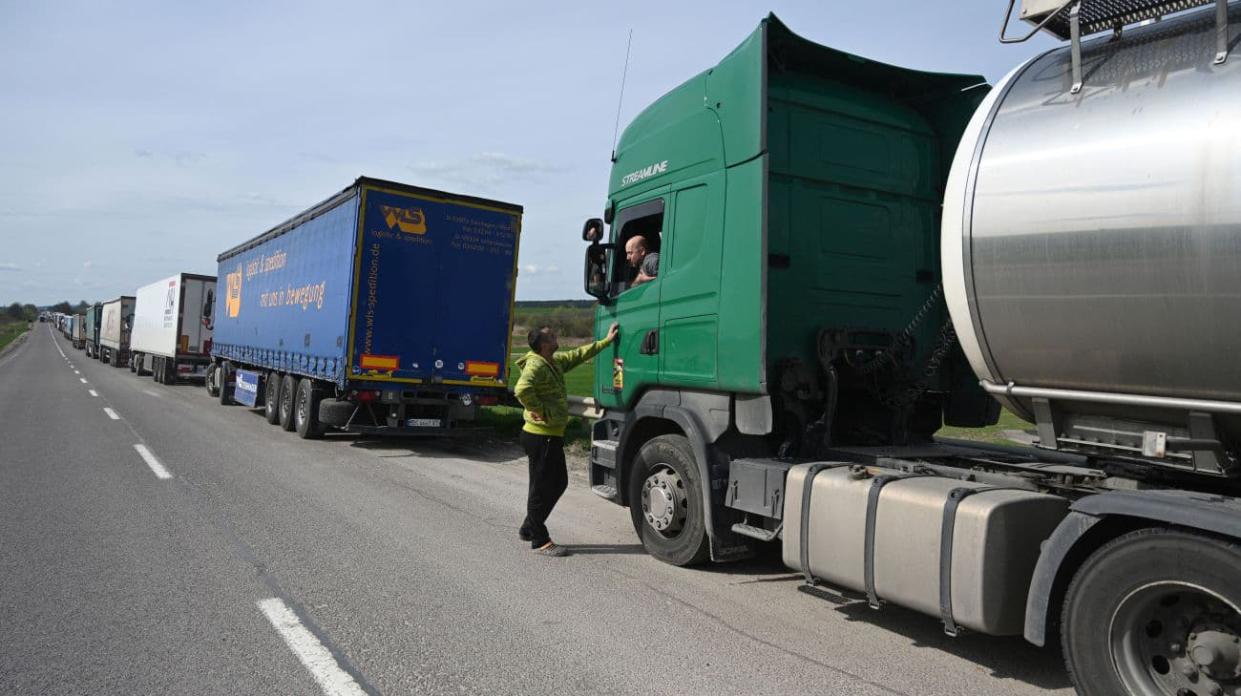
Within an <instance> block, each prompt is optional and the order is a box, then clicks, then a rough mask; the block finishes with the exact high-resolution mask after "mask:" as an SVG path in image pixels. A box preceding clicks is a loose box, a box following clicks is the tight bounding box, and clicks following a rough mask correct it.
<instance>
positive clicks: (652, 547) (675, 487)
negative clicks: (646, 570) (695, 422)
mask: <svg viewBox="0 0 1241 696" xmlns="http://www.w3.org/2000/svg"><path fill="white" fill-rule="evenodd" d="M633 467H634V468H633V471H632V472H631V473H630V475H629V514H630V516H631V517H632V518H633V526H634V529H635V530H636V531H637V532H638V537H639V538H641V539H642V545H643V546H645V547H646V551H647V553H649V554H651V555H652V556H654V557H655V558H658V559H659V560H661V561H663V562H665V563H671V564H672V565H676V566H688V565H694V564H696V563H702V562H703V561H705V560H707V557H708V555H709V553H710V546H709V539H708V538H707V528H706V523H705V522H704V521H703V514H702V506H703V499H702V493H701V491H702V486H701V485H700V483H699V480H698V465H697V464H696V463H695V462H694V451H693V449H692V448H691V447H690V444H689V440H687V439H685V437H683V436H681V435H660V436H659V437H655V438H652V439H651V440H650V441H648V442H647V443H646V444H644V445H642V449H641V450H639V451H638V456H637V457H636V458H635V460H634V463H633Z"/></svg>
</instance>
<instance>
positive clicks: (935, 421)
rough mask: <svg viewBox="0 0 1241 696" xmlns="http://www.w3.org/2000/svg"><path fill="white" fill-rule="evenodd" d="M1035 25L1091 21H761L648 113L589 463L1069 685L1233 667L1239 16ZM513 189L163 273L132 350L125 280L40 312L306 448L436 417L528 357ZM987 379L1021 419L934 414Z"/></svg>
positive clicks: (706, 542) (793, 564)
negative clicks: (1016, 442)
mask: <svg viewBox="0 0 1241 696" xmlns="http://www.w3.org/2000/svg"><path fill="white" fill-rule="evenodd" d="M1012 9H1013V7H1012V4H1010V7H1009V12H1010V14H1011V12H1012ZM1019 16H1020V18H1021V19H1022V20H1023V21H1025V22H1027V23H1028V24H1030V25H1031V26H1032V27H1033V29H1032V31H1031V34H1030V35H1033V33H1034V32H1038V31H1042V32H1045V33H1050V34H1051V35H1053V36H1055V37H1057V38H1060V39H1063V40H1064V41H1065V44H1064V45H1062V46H1060V47H1057V48H1054V49H1052V50H1050V51H1047V52H1044V53H1043V54H1041V55H1039V56H1037V57H1035V58H1033V59H1031V60H1029V61H1027V62H1026V63H1024V64H1022V65H1020V66H1018V67H1017V68H1015V69H1014V70H1012V71H1011V72H1010V73H1009V74H1008V75H1007V76H1005V77H1004V79H1003V80H1001V81H1000V82H999V84H997V85H995V86H994V87H992V86H989V85H988V84H986V81H985V80H984V79H983V78H982V77H980V76H976V75H949V74H933V73H926V72H920V71H916V70H910V69H905V68H899V67H895V66H891V65H885V64H881V63H877V62H873V61H869V60H867V59H865V58H862V57H859V56H856V55H851V54H847V53H844V52H841V51H837V50H834V49H831V48H828V47H826V46H822V45H818V44H816V43H813V42H811V41H808V40H806V39H803V38H801V37H799V36H797V35H795V34H794V33H792V32H791V31H790V30H789V29H788V28H787V27H786V26H785V25H784V24H783V23H781V22H780V21H779V20H778V19H777V18H776V17H775V16H774V15H773V16H770V17H768V18H767V19H765V20H764V21H763V22H762V23H761V24H760V25H759V27H758V28H757V29H756V30H755V31H754V32H753V33H752V34H751V35H750V36H748V37H747V38H746V39H745V40H744V41H743V42H742V43H741V45H739V46H738V47H737V49H736V50H734V51H733V52H732V53H730V54H729V55H728V56H726V57H725V58H724V59H722V60H721V61H720V62H719V63H718V64H717V65H715V66H713V67H711V68H710V69H708V70H706V71H704V72H702V73H701V74H699V75H697V76H695V77H693V78H691V79H690V80H688V81H686V82H685V83H684V84H682V85H680V86H679V87H677V88H675V89H673V90H672V91H671V92H669V93H668V94H666V95H664V96H663V97H661V98H660V99H659V100H658V101H656V102H655V103H653V104H651V105H650V106H649V107H648V108H646V109H645V110H644V111H642V112H641V113H640V114H639V115H638V116H637V117H636V118H635V119H634V120H633V121H632V122H631V123H630V124H629V126H628V127H627V128H626V129H625V131H624V132H623V134H622V136H621V137H620V140H619V143H618V146H617V148H616V151H615V153H614V155H613V160H612V161H613V166H612V173H611V177H610V183H609V188H608V192H607V199H606V204H605V208H604V214H603V216H602V217H601V218H591V219H589V220H587V221H586V223H585V225H584V227H583V230H582V238H583V240H584V241H585V242H586V245H587V246H586V250H585V261H584V272H583V278H584V290H585V292H586V293H587V294H588V295H591V296H592V297H594V298H596V299H597V300H598V302H599V304H598V308H597V310H596V317H595V326H596V335H602V334H603V333H605V332H606V328H607V327H608V326H609V325H610V324H612V323H613V322H616V323H619V325H620V339H619V340H618V341H617V343H616V344H615V345H614V346H613V347H611V348H609V349H607V350H606V351H605V352H604V353H603V354H601V355H600V357H599V359H597V360H596V364H595V376H594V382H595V387H594V393H595V400H596V402H597V404H598V405H599V407H600V408H601V409H603V416H602V417H601V418H599V419H598V420H597V421H595V422H594V423H593V425H592V440H591V452H590V459H589V465H588V466H589V480H590V485H591V489H592V490H593V491H594V492H595V493H596V494H598V495H599V496H600V497H602V498H604V499H606V500H608V501H611V502H613V503H616V504H618V505H622V506H625V507H628V508H629V510H630V513H631V519H632V523H633V526H634V529H635V531H636V533H637V535H638V536H639V538H640V539H641V541H642V544H643V546H644V547H645V549H646V550H647V552H648V553H650V554H651V555H652V556H655V557H656V558H659V559H660V560H663V561H665V562H668V563H672V564H676V565H693V564H698V563H705V562H708V561H714V562H723V561H729V560H735V559H740V558H746V557H749V556H751V555H754V554H755V553H757V552H758V551H760V550H761V549H762V548H763V547H765V546H770V545H775V546H777V547H778V548H779V550H780V552H781V554H782V557H783V561H784V563H785V564H786V565H787V566H788V567H789V568H792V569H794V570H796V571H798V572H799V573H801V574H802V575H803V576H804V585H803V588H804V589H805V590H807V591H808V593H809V594H811V595H814V594H819V593H822V592H823V589H824V588H835V589H845V590H851V591H856V592H858V593H861V594H862V595H863V596H865V598H866V601H867V602H868V603H869V604H870V605H871V606H872V607H874V608H875V609H881V608H882V607H883V606H885V605H888V604H891V605H900V606H904V607H907V608H910V609H913V610H915V611H920V612H923V613H925V614H928V615H931V616H933V617H935V618H936V619H938V620H939V621H940V622H942V624H943V628H944V631H945V632H946V633H948V634H949V635H953V636H956V635H959V634H961V633H963V632H966V631H973V632H978V633H983V634H988V635H1022V636H1024V637H1025V639H1026V640H1028V641H1030V642H1031V643H1034V644H1035V645H1039V646H1044V645H1052V644H1059V645H1060V646H1061V649H1062V651H1063V653H1064V659H1065V662H1066V666H1067V668H1068V670H1069V672H1070V674H1071V676H1072V678H1073V681H1074V684H1075V686H1076V688H1077V689H1078V691H1079V693H1082V694H1163V695H1177V696H1182V695H1186V694H1238V695H1241V363H1239V362H1238V361H1237V360H1236V359H1235V355H1236V353H1237V351H1238V349H1241V323H1239V322H1237V321H1236V317H1237V316H1239V315H1241V300H1239V299H1238V298H1241V273H1239V272H1238V268H1241V195H1238V190H1237V187H1238V184H1237V181H1238V179H1237V178H1236V173H1237V169H1236V163H1237V162H1238V161H1241V139H1238V138H1237V135H1236V134H1237V133H1241V67H1238V61H1237V59H1236V58H1235V57H1230V56H1229V53H1230V51H1232V50H1233V48H1234V44H1235V42H1232V43H1230V37H1235V36H1237V35H1238V32H1237V29H1238V25H1239V24H1241V4H1236V3H1234V4H1231V5H1230V4H1229V3H1228V2H1226V1H1225V0H1190V1H1182V0H1177V1H1176V2H1159V1H1158V0H1109V2H1106V3H1105V2H1089V1H1087V0H1081V1H1080V2H1079V1H1078V0H1071V1H1070V2H1062V1H1060V0H1023V1H1022V3H1021V7H1020V11H1019ZM1155 20H1158V21H1155ZM1008 24H1009V19H1008V16H1007V15H1006V16H1005V19H1004V25H1003V26H1004V29H1003V30H1002V36H1003V35H1004V32H1007V31H1009V28H1008ZM1089 37H1093V38H1089ZM1025 38H1029V36H1026V37H1025ZM1004 40H1005V41H1009V40H1010V39H1007V38H1005V39H1004ZM521 213H522V210H521V208H520V207H519V206H515V205H511V204H506V203H501V202H497V201H489V200H483V199H477V198H472V197H468V196H461V195H455V194H447V193H443V192H438V191H431V190H427V189H420V188H416V187H412V186H407V185H403V184H397V183H394V182H386V181H379V180H374V179H366V178H361V179H358V180H357V181H356V182H354V184H352V185H351V186H349V187H348V188H346V189H344V190H343V191H341V192H340V193H338V194H337V195H335V196H333V197H331V198H329V199H327V200H325V201H324V202H322V203H320V204H318V205H316V206H314V207H312V208H310V209H308V210H307V211H305V212H304V213H302V214H300V215H298V216H295V217H294V218H292V219H290V220H288V221H286V222H284V223H282V224H281V225H278V226H276V227H274V228H272V229H270V230H268V231H266V232H264V233H263V234H260V235H258V236H256V237H255V238H253V239H251V240H250V241H248V242H245V243H243V244H241V245H238V246H237V247H234V248H232V249H229V250H227V251H224V252H223V253H221V254H220V255H219V257H218V259H217V263H218V272H217V275H216V276H215V277H208V276H192V275H189V274H180V275H178V276H174V277H173V278H170V279H166V280H163V281H158V282H156V283H154V284H152V285H148V286H145V287H144V288H140V289H139V290H138V291H137V292H136V293H135V295H136V303H135V304H134V305H133V307H134V309H133V321H132V322H129V323H126V321H125V320H124V319H122V320H121V324H120V326H121V327H122V329H123V330H122V334H124V333H125V331H130V332H131V333H129V334H128V339H129V343H128V353H126V348H125V347H124V346H123V342H122V341H120V340H119V339H115V340H114V339H111V338H109V339H108V341H109V342H108V343H106V344H105V339H104V338H102V336H103V335H104V334H106V333H107V332H108V331H110V330H111V329H110V328H108V327H110V326H111V324H110V323H109V321H110V320H108V319H102V320H101V317H106V316H108V314H107V311H106V307H107V306H108V305H106V304H105V305H102V306H101V307H100V309H99V311H98V313H93V312H95V310H94V309H92V310H91V312H92V313H88V318H87V319H86V320H85V321H83V320H82V318H81V317H77V316H74V317H62V316H55V317H53V321H55V322H57V326H58V328H60V329H61V330H62V331H64V332H65V334H66V336H69V337H72V339H73V340H74V341H75V344H76V343H78V342H82V343H85V344H90V342H91V341H92V340H95V341H97V343H98V346H99V347H95V348H88V350H92V351H97V352H99V353H100V354H101V355H102V354H104V352H106V354H107V355H108V356H110V357H109V359H110V360H112V361H113V364H117V362H116V361H120V362H122V363H124V362H125V361H126V360H128V364H130V365H132V366H133V368H132V369H135V370H136V371H138V372H139V373H144V372H145V371H147V370H151V371H154V372H155V374H156V378H157V380H158V381H165V382H172V381H176V380H178V379H182V378H187V377H201V378H202V379H203V380H204V383H205V384H206V387H207V389H208V391H209V392H210V393H211V394H212V395H213V396H214V397H216V398H218V399H219V401H220V403H222V404H228V403H241V404H244V405H246V406H249V407H254V408H263V409H264V412H265V415H266V417H267V419H268V420H269V421H270V422H271V423H273V424H279V425H281V426H282V427H283V428H284V429H286V430H295V431H296V432H297V433H298V434H299V435H300V436H302V437H304V438H314V437H319V436H320V435H322V434H323V433H324V432H326V431H327V430H329V429H340V430H352V431H358V432H365V433H413V434H441V433H445V432H448V431H449V430H450V429H451V428H452V426H453V424H454V423H456V422H458V421H462V420H469V419H470V418H472V416H473V414H474V412H475V411H476V409H477V408H478V406H479V405H488V404H494V403H496V402H497V401H498V400H500V399H501V398H504V397H505V390H506V387H507V385H508V384H509V383H510V381H511V380H510V375H509V370H510V369H511V368H510V366H509V364H508V355H509V349H510V337H511V334H512V308H513V298H514V288H515V282H516V277H517V266H516V259H517V246H518V244H517V242H518V237H519V230H520V221H521ZM635 237H642V239H643V240H644V243H645V245H646V246H647V247H649V248H651V249H653V250H654V251H656V252H658V254H659V268H658V276H657V279H656V281H655V282H647V283H642V284H636V283H634V282H633V281H634V273H635V269H632V268H630V267H629V266H628V264H627V263H626V259H625V255H624V253H623V250H624V248H625V246H626V243H627V242H628V241H630V240H631V239H633V238H635ZM217 286H218V287H219V288H221V289H223V291H224V296H223V297H221V298H217V297H216V293H215V289H216V287H217ZM124 299H125V298H121V300H119V302H120V304H119V305H118V306H119V307H120V308H121V309H122V310H123V307H124V304H123V301H124ZM110 304H116V302H114V303H110ZM118 316H122V317H123V316H124V313H123V311H121V312H120V314H119V315H118ZM99 324H102V325H103V328H95V327H97V325H99ZM127 326H128V327H130V328H128V329H126V328H125V327H127ZM92 328H94V329H95V330H96V331H97V332H99V335H100V336H101V338H98V339H91V338H90V335H91V333H90V331H91V329H92ZM107 335H108V336H114V335H115V334H107ZM79 336H81V338H79ZM126 356H128V357H126ZM1001 405H1002V406H1003V407H1004V408H1007V409H1008V410H1009V411H1011V412H1012V413H1014V414H1016V415H1017V416H1019V417H1021V418H1023V419H1024V420H1026V421H1028V422H1029V423H1031V424H1032V426H1033V428H1034V429H1035V430H1036V432H1037V436H1038V439H1037V443H1036V445H1035V446H1024V447H1018V446H1012V445H989V444H982V443H978V442H970V441H962V440H950V439H944V438H940V437H937V436H936V432H937V431H939V430H940V429H941V428H942V427H943V426H946V425H947V426H956V427H966V428H970V427H985V426H989V425H992V424H994V423H996V421H997V418H998V416H999V413H1000V408H1001Z"/></svg>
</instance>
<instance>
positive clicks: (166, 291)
mask: <svg viewBox="0 0 1241 696" xmlns="http://www.w3.org/2000/svg"><path fill="white" fill-rule="evenodd" d="M135 294H136V298H137V299H136V302H135V304H134V320H133V331H132V334H131V336H130V350H131V352H132V358H131V360H130V370H131V371H133V372H136V373H138V374H139V375H144V374H147V373H148V372H150V373H151V374H153V375H154V376H155V381H156V382H162V383H165V384H171V383H175V382H176V381H178V380H179V379H183V378H185V379H202V378H203V377H205V376H206V374H207V366H208V365H209V364H210V362H211V333H212V326H213V311H214V305H215V277H214V276H207V275H197V274H194V273H178V274H177V275H174V276H171V277H169V278H164V279H163V280H159V281H156V282H154V283H151V284H150V285H144V286H143V287H140V288H138V291H137V293H135Z"/></svg>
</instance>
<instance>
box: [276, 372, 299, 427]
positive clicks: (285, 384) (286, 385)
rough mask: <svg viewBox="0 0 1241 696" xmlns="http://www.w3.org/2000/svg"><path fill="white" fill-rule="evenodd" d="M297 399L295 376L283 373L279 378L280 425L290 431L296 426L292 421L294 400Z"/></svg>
mask: <svg viewBox="0 0 1241 696" xmlns="http://www.w3.org/2000/svg"><path fill="white" fill-rule="evenodd" d="M296 400H297V378H296V377H294V376H293V375H285V376H284V378H283V379H282V380H280V427H281V428H284V429H285V430H289V431H292V430H293V428H294V427H295V426H296V423H294V422H293V409H294V408H295V406H294V403H293V402H294V401H296Z"/></svg>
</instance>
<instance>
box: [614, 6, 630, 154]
mask: <svg viewBox="0 0 1241 696" xmlns="http://www.w3.org/2000/svg"><path fill="white" fill-rule="evenodd" d="M632 47H633V29H630V30H629V43H627V44H625V70H624V71H623V72H622V73H621V86H620V97H618V98H617V99H616V126H615V127H613V128H612V162H613V163H615V162H616V142H617V138H619V137H620V114H621V105H622V104H624V103H625V78H626V77H628V76H629V49H630V48H632Z"/></svg>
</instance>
